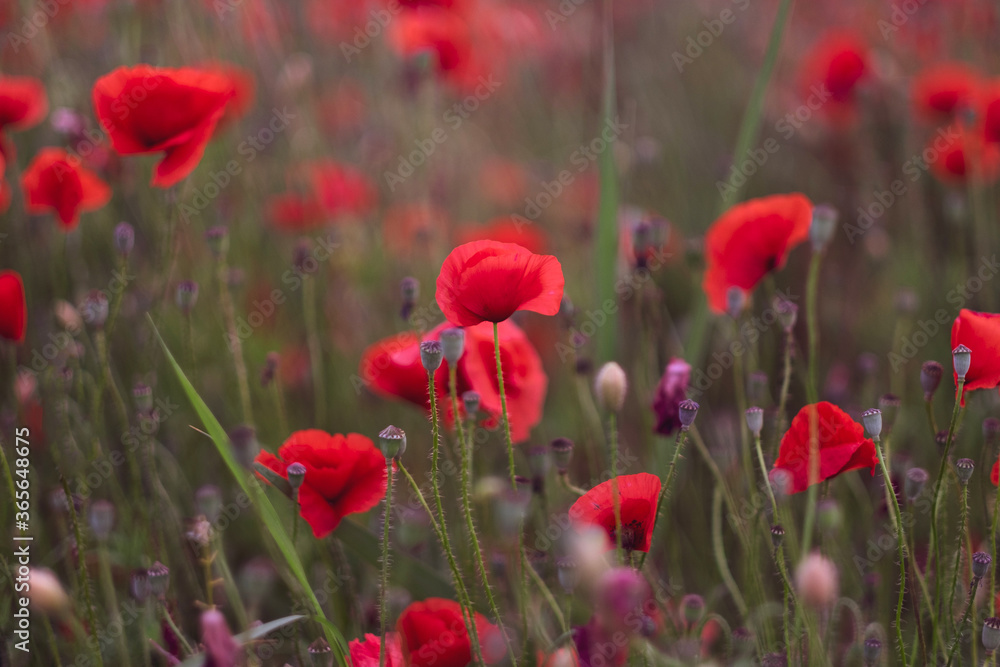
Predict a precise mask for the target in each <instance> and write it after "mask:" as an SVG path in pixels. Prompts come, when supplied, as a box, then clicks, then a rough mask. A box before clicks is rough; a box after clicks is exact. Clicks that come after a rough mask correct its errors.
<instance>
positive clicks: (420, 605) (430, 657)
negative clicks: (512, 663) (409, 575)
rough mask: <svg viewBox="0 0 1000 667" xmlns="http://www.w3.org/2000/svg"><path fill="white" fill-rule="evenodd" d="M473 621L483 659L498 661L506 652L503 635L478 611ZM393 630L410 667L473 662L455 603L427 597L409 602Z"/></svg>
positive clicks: (459, 666)
mask: <svg viewBox="0 0 1000 667" xmlns="http://www.w3.org/2000/svg"><path fill="white" fill-rule="evenodd" d="M475 620H476V634H477V635H478V637H479V646H480V648H481V649H482V652H483V660H485V661H486V664H490V665H492V664H493V663H496V662H499V661H500V660H502V659H503V656H504V654H505V653H506V648H505V643H504V639H503V635H502V634H501V632H500V630H499V628H497V626H495V625H493V624H492V623H490V622H489V621H488V620H487V619H486V617H485V616H483V615H482V614H480V613H478V612H477V613H476V614H475ZM396 630H397V631H398V632H399V635H400V638H401V640H402V645H403V655H404V657H405V660H406V664H407V665H409V666H410V667H466V665H468V664H469V663H470V662H471V661H472V646H471V644H470V643H469V633H468V630H467V629H466V627H465V622H464V620H463V618H462V608H461V607H460V606H459V604H458V603H457V602H455V601H454V600H446V599H444V598H427V599H426V600H423V601H422V602H413V603H411V604H410V605H409V606H408V607H407V608H406V609H404V610H403V613H402V614H400V616H399V620H398V621H397V622H396Z"/></svg>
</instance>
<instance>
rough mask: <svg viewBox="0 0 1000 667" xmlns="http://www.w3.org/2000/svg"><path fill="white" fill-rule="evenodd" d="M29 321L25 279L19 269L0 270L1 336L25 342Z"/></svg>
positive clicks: (17, 341) (16, 341)
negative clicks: (22, 278) (25, 296)
mask: <svg viewBox="0 0 1000 667" xmlns="http://www.w3.org/2000/svg"><path fill="white" fill-rule="evenodd" d="M27 323H28V306H27V302H26V300H25V298H24V281H22V280H21V274H19V273H18V272H17V271H10V270H7V271H0V338H6V339H7V340H9V341H13V342H15V343H22V342H24V333H25V330H26V329H27Z"/></svg>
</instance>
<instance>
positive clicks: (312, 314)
mask: <svg viewBox="0 0 1000 667" xmlns="http://www.w3.org/2000/svg"><path fill="white" fill-rule="evenodd" d="M302 312H303V316H304V317H305V322H306V340H307V344H308V347H309V363H310V368H311V369H312V379H313V406H314V407H313V410H314V414H315V419H316V423H317V424H323V423H324V421H325V419H326V385H325V384H324V380H323V348H322V346H321V345H320V338H319V325H318V321H319V320H318V317H317V314H316V281H315V280H313V279H312V278H311V277H307V278H306V279H305V280H304V281H303V282H302Z"/></svg>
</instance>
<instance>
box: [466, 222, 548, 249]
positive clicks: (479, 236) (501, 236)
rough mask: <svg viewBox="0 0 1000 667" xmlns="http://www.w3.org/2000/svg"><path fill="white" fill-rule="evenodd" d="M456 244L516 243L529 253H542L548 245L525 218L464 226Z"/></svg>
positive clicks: (540, 232) (544, 238)
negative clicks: (479, 242)
mask: <svg viewBox="0 0 1000 667" xmlns="http://www.w3.org/2000/svg"><path fill="white" fill-rule="evenodd" d="M457 236H458V243H462V244H464V243H471V242H473V241H489V240H493V241H496V242H498V243H516V244H517V245H519V246H521V247H522V248H524V249H525V250H527V251H528V252H531V253H543V252H545V251H546V249H547V248H548V245H549V240H548V238H547V237H546V236H545V232H544V231H542V229H541V228H539V227H538V225H537V224H535V223H533V222H532V221H530V220H528V219H527V218H519V217H516V216H510V215H508V216H502V217H499V218H493V219H492V220H490V221H489V222H486V223H484V224H481V225H477V224H470V225H464V226H463V227H461V228H460V229H459V230H458V234H457Z"/></svg>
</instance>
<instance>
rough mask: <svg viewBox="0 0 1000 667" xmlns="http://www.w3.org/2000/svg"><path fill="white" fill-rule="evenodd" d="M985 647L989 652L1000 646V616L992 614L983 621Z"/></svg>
mask: <svg viewBox="0 0 1000 667" xmlns="http://www.w3.org/2000/svg"><path fill="white" fill-rule="evenodd" d="M983 647H985V648H986V650H987V652H989V653H992V652H993V651H996V650H997V649H998V648H1000V618H997V617H996V616H990V617H989V618H987V619H986V620H985V621H984V622H983Z"/></svg>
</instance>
